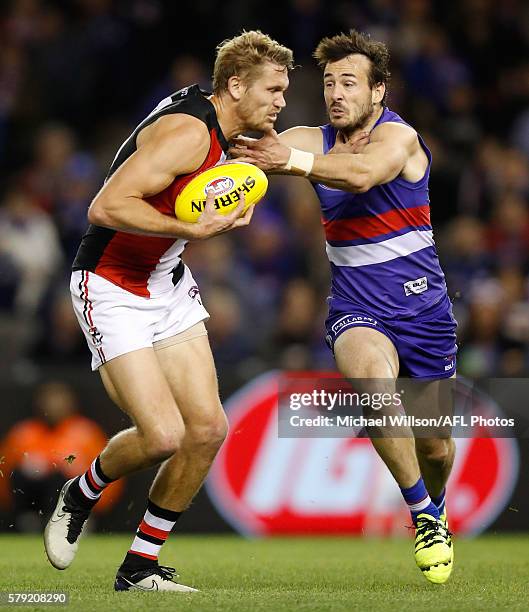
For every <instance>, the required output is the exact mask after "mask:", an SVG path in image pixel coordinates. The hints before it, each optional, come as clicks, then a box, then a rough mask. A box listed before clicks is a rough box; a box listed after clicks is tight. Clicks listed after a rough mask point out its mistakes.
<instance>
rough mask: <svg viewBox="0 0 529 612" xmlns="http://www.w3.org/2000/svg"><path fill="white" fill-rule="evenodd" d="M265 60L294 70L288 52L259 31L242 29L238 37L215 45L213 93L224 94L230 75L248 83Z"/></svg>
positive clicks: (291, 58)
mask: <svg viewBox="0 0 529 612" xmlns="http://www.w3.org/2000/svg"><path fill="white" fill-rule="evenodd" d="M267 61H268V62H272V63H274V64H278V65H279V66H283V67H285V68H287V70H292V68H293V67H294V57H293V54H292V51H291V50H290V49H288V48H287V47H284V46H283V45H280V44H279V43H278V42H277V41H275V40H273V39H272V38H270V36H267V35H266V34H263V33H262V32H261V31H260V30H250V31H249V32H247V31H246V30H243V32H242V34H240V35H239V36H235V38H230V39H227V40H224V41H222V42H221V43H220V45H218V46H217V56H216V58H215V66H214V68H213V91H214V92H215V93H216V94H219V93H222V92H223V91H227V89H228V80H229V78H230V77H232V76H239V77H241V78H242V79H244V80H245V81H246V82H247V83H248V84H251V83H252V82H253V81H254V80H255V79H256V78H257V76H258V74H259V71H260V68H261V66H262V65H263V64H264V63H265V62H267Z"/></svg>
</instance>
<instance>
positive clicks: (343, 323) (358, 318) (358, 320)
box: [331, 315, 377, 334]
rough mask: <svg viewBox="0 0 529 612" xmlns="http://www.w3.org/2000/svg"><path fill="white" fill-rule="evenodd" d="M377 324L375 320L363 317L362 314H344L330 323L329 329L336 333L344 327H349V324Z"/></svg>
mask: <svg viewBox="0 0 529 612" xmlns="http://www.w3.org/2000/svg"><path fill="white" fill-rule="evenodd" d="M358 324H362V325H373V326H375V325H377V321H375V319H373V318H372V317H365V316H363V315H345V316H344V317H342V318H341V319H338V321H336V322H335V323H333V324H332V325H331V331H332V332H333V333H335V334H337V333H338V332H339V331H340V330H341V329H343V328H344V327H349V326H350V325H358Z"/></svg>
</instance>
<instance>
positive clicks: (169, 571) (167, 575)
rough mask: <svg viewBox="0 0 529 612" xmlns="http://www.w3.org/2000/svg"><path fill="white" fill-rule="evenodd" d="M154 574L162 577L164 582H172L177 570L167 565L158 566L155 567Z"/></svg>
mask: <svg viewBox="0 0 529 612" xmlns="http://www.w3.org/2000/svg"><path fill="white" fill-rule="evenodd" d="M152 573H153V574H158V576H161V578H162V580H172V579H173V578H174V576H175V574H176V569H175V568H174V567H169V566H167V565H157V566H156V567H153V572H152Z"/></svg>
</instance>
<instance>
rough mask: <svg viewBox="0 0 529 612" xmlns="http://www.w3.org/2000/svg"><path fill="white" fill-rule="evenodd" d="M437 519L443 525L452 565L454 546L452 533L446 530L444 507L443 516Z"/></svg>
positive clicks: (446, 517)
mask: <svg viewBox="0 0 529 612" xmlns="http://www.w3.org/2000/svg"><path fill="white" fill-rule="evenodd" d="M439 519H440V520H441V522H442V523H443V527H444V528H445V530H446V543H447V545H448V548H449V549H450V561H451V562H452V563H453V562H454V544H453V542H452V533H451V532H450V530H449V529H448V516H447V514H446V505H445V507H444V512H443V514H441V516H440V517H439Z"/></svg>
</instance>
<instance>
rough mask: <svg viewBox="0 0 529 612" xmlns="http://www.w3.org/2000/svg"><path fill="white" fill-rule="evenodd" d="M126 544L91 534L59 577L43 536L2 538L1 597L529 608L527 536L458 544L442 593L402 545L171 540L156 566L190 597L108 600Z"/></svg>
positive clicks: (149, 603)
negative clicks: (167, 569)
mask: <svg viewBox="0 0 529 612" xmlns="http://www.w3.org/2000/svg"><path fill="white" fill-rule="evenodd" d="M129 544H130V537H129V536H88V537H86V538H85V539H84V540H83V541H82V543H81V547H80V551H79V554H78V556H77V558H76V560H75V562H74V564H73V565H72V567H71V568H70V569H68V570H66V571H64V572H59V571H57V570H54V569H53V568H52V567H51V566H50V565H49V564H48V562H47V560H46V558H45V554H44V549H43V546H42V543H41V540H40V538H37V537H34V536H14V535H13V536H0V569H1V571H0V591H13V590H15V591H46V590H48V591H67V592H68V593H69V594H70V604H69V606H68V608H70V609H75V610H76V611H77V610H87V611H98V610H104V611H114V610H127V611H128V612H131V611H133V610H149V611H151V610H155V611H158V610H179V611H180V610H194V611H197V612H198V611H199V612H207V611H219V610H226V611H228V610H229V611H230V612H232V611H233V612H235V611H241V612H242V611H244V612H255V611H258V610H271V611H274V612H275V611H282V610H333V611H334V610H365V611H370V610H373V611H375V610H376V611H377V612H378V611H379V610H391V611H392V612H396V611H397V610H406V611H408V612H409V611H410V610H413V609H415V610H418V611H422V610H432V611H435V612H442V611H448V610H450V611H453V610H472V611H473V612H476V611H480V610H528V609H529V536H525V535H524V536H509V537H505V536H502V537H499V536H498V537H494V536H489V537H482V538H478V539H474V540H459V541H457V542H456V548H455V555H456V556H455V569H454V574H453V575H452V579H451V580H450V582H449V583H447V584H446V585H442V586H436V585H432V584H429V583H428V582H427V581H426V580H425V579H424V578H423V577H422V575H421V574H420V572H419V570H418V569H417V568H416V567H415V565H414V561H413V557H412V553H411V541H407V540H359V539H345V538H340V539H338V538H335V539H332V538H296V539H294V538H288V539H286V538H284V539H270V540H244V539H241V538H238V537H236V536H195V537H181V536H180V537H179V536H173V537H172V539H171V540H170V541H169V542H168V543H167V544H166V545H165V547H164V551H163V555H162V557H161V562H162V564H166V565H171V566H173V567H177V568H178V570H179V572H180V575H181V578H180V580H181V582H183V583H185V584H190V585H192V586H195V587H197V588H199V589H201V592H200V593H195V594H190V595H179V594H169V593H155V594H152V593H114V591H113V590H112V584H113V578H114V574H115V570H116V567H117V566H118V565H119V563H120V562H121V559H122V557H123V554H124V552H125V551H126V550H127V547H128V546H129ZM60 607H61V608H64V606H60ZM6 608H7V607H3V608H2V609H6ZM53 608H54V606H40V607H32V608H30V607H24V608H22V609H26V610H27V609H33V610H44V609H47V610H50V609H53ZM12 609H13V608H12Z"/></svg>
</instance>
